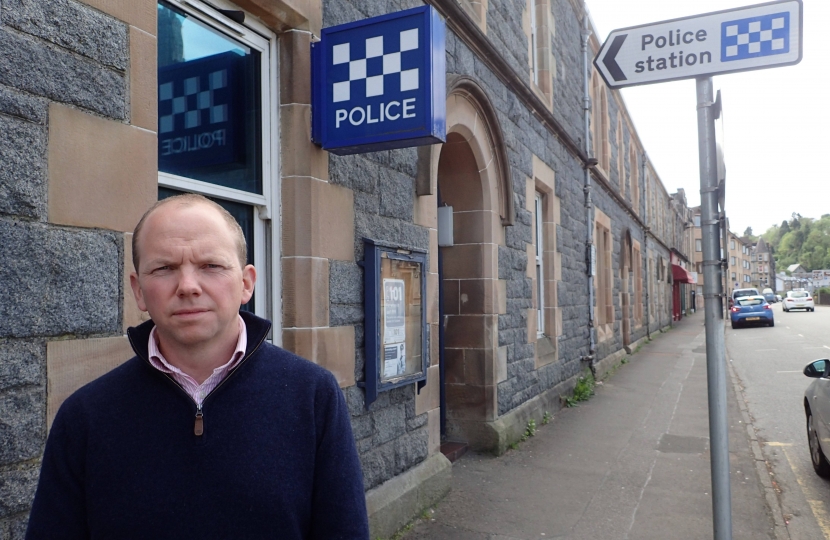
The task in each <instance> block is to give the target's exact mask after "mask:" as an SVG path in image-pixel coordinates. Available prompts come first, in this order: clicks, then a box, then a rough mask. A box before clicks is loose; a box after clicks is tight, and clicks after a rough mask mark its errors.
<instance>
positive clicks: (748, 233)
mask: <svg viewBox="0 0 830 540" xmlns="http://www.w3.org/2000/svg"><path fill="white" fill-rule="evenodd" d="M744 236H748V237H750V238H752V227H747V228H746V230H745V231H744Z"/></svg>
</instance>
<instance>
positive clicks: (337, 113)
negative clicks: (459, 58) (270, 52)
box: [311, 6, 446, 155]
mask: <svg viewBox="0 0 830 540" xmlns="http://www.w3.org/2000/svg"><path fill="white" fill-rule="evenodd" d="M445 31H446V30H445V26H444V21H443V20H442V19H441V17H440V16H439V15H438V13H437V12H436V11H435V9H434V8H432V7H431V6H423V7H418V8H414V9H409V10H405V11H400V12H397V13H391V14H388V15H382V16H380V17H373V18H370V19H365V20H361V21H357V22H353V23H348V24H343V25H339V26H333V27H330V28H324V29H323V30H322V32H321V36H320V41H319V42H316V43H313V44H312V49H311V61H312V67H311V71H312V84H311V85H312V140H313V141H314V142H315V143H316V144H318V145H320V146H322V147H323V149H325V150H328V151H330V152H332V153H335V154H341V155H342V154H354V153H358V152H372V151H377V150H389V149H392V148H403V147H408V146H418V145H424V144H435V143H439V142H444V139H445V137H446V134H445V132H446V112H445V110H446V73H445V71H446V70H445V62H446V61H445V54H446V53H445V44H444V41H445Z"/></svg>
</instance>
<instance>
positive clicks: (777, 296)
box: [775, 294, 781, 302]
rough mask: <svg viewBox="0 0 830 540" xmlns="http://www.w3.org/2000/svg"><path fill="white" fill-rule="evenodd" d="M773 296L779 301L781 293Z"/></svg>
mask: <svg viewBox="0 0 830 540" xmlns="http://www.w3.org/2000/svg"><path fill="white" fill-rule="evenodd" d="M775 298H776V299H777V300H778V301H779V302H780V301H781V295H780V294H776V295H775Z"/></svg>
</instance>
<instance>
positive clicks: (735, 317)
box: [729, 294, 775, 328]
mask: <svg viewBox="0 0 830 540" xmlns="http://www.w3.org/2000/svg"><path fill="white" fill-rule="evenodd" d="M729 318H730V319H731V320H732V328H737V327H738V326H740V325H742V324H766V325H768V326H775V318H774V316H773V314H772V306H770V305H769V303H768V302H767V301H766V299H765V298H764V297H763V296H761V295H760V294H759V295H754V296H739V297H738V298H736V299H735V305H734V306H732V307H731V308H729Z"/></svg>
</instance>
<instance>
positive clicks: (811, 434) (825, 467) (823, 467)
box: [807, 410, 830, 478]
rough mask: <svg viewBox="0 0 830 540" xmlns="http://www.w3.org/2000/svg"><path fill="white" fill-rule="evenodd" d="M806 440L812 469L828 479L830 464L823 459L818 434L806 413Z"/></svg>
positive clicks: (810, 415) (811, 419) (811, 418)
mask: <svg viewBox="0 0 830 540" xmlns="http://www.w3.org/2000/svg"><path fill="white" fill-rule="evenodd" d="M807 440H808V442H809V443H810V461H812V462H813V469H815V471H816V474H817V475H819V476H821V477H822V478H830V463H828V462H827V458H826V457H824V452H823V451H822V450H821V445H820V444H819V442H818V432H817V431H816V429H815V427H814V426H813V415H812V413H811V412H810V411H809V410H808V411H807Z"/></svg>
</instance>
